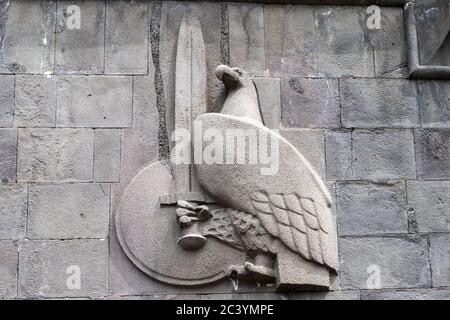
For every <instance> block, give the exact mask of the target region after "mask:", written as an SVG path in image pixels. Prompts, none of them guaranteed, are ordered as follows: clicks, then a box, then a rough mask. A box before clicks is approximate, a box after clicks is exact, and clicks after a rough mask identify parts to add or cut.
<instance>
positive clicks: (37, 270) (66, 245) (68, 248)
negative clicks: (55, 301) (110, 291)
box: [19, 240, 108, 297]
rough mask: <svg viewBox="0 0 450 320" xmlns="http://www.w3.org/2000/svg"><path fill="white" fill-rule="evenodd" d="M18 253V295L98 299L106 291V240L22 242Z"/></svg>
mask: <svg viewBox="0 0 450 320" xmlns="http://www.w3.org/2000/svg"><path fill="white" fill-rule="evenodd" d="M19 251H20V254H19V296H22V297H101V296H104V295H105V294H106V292H107V284H108V280H107V263H108V242H107V241H105V240H67V241H61V240H46V241H40V240H35V241H23V242H21V243H20V247H19ZM78 272H79V273H78ZM78 274H79V275H80V280H81V281H80V287H79V289H77V286H76V284H77V283H76V282H77V281H75V280H74V279H76V278H77V275H78Z"/></svg>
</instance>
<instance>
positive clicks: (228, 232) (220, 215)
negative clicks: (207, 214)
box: [203, 208, 244, 250]
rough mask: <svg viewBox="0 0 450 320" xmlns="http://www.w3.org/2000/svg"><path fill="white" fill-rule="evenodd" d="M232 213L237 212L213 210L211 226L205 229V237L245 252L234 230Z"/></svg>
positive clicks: (224, 209)
mask: <svg viewBox="0 0 450 320" xmlns="http://www.w3.org/2000/svg"><path fill="white" fill-rule="evenodd" d="M230 211H235V210H233V209H229V208H220V209H215V210H213V211H212V212H211V215H212V218H211V219H210V221H209V224H208V225H206V226H205V227H204V228H203V235H204V236H205V237H212V238H216V239H217V240H219V241H221V242H224V243H226V244H228V245H230V246H232V247H234V248H236V249H239V250H244V248H243V246H242V244H241V239H240V237H239V235H238V234H236V231H235V230H234V228H233V224H232V220H231V219H232V218H231V215H230Z"/></svg>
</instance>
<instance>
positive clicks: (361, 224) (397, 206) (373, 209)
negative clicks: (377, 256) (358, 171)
mask: <svg viewBox="0 0 450 320" xmlns="http://www.w3.org/2000/svg"><path fill="white" fill-rule="evenodd" d="M336 193H337V218H338V219H337V220H338V230H339V235H340V236H357V235H373V234H383V233H406V232H408V223H407V218H406V191H405V184H404V183H403V182H399V183H393V184H389V185H380V184H371V183H358V182H353V183H338V184H337V188H336Z"/></svg>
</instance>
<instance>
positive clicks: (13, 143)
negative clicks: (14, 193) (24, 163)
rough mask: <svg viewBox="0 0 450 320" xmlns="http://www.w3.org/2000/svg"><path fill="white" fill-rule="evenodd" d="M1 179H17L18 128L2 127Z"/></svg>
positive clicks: (0, 132) (3, 180)
mask: <svg viewBox="0 0 450 320" xmlns="http://www.w3.org/2000/svg"><path fill="white" fill-rule="evenodd" d="M0 150H1V152H0V181H2V182H15V181H16V159H17V130H16V129H0Z"/></svg>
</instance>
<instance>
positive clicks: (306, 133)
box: [280, 129, 325, 177]
mask: <svg viewBox="0 0 450 320" xmlns="http://www.w3.org/2000/svg"><path fill="white" fill-rule="evenodd" d="M280 134H281V135H282V136H283V137H284V138H286V139H287V140H288V141H289V142H290V143H292V145H293V146H294V147H296V148H297V150H298V151H299V152H300V153H301V154H302V155H303V156H304V157H305V158H306V159H307V160H308V161H309V162H310V163H311V165H312V166H313V167H314V169H315V170H316V172H317V173H318V174H319V175H320V176H321V177H325V137H324V135H325V132H324V130H320V129H300V130H281V131H280Z"/></svg>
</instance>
